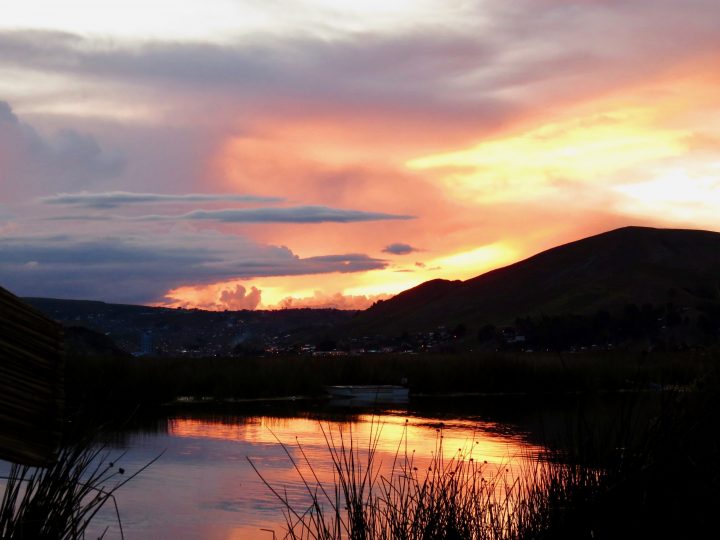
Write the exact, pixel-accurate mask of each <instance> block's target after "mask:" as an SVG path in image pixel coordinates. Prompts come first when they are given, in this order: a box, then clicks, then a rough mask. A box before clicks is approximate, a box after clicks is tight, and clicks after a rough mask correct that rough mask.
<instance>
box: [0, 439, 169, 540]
mask: <svg viewBox="0 0 720 540" xmlns="http://www.w3.org/2000/svg"><path fill="white" fill-rule="evenodd" d="M160 455H162V454H160ZM160 455H158V456H157V457H155V458H154V459H153V460H151V461H150V462H149V463H147V464H146V465H145V466H143V467H142V468H140V469H139V470H138V471H136V472H135V473H133V474H131V475H126V474H125V470H124V469H123V468H122V467H118V466H117V465H116V464H115V462H116V461H117V460H119V459H121V458H122V457H123V456H124V453H123V454H120V455H119V456H117V457H116V458H115V459H113V460H111V459H110V453H109V452H108V451H106V450H105V449H104V448H103V447H93V446H90V444H89V443H87V442H86V443H80V444H75V445H71V446H67V447H64V448H63V449H61V451H60V454H59V456H58V460H57V461H56V462H55V463H54V464H53V465H51V466H49V467H47V468H43V467H27V466H23V465H12V467H11V469H10V474H9V475H8V476H7V477H5V480H6V484H5V491H4V493H3V498H2V502H0V538H3V539H22V540H27V539H30V538H32V539H37V540H45V539H47V540H51V539H52V540H65V539H67V540H70V539H76V538H83V537H84V535H85V532H86V530H87V528H88V526H89V525H90V523H91V521H92V520H93V518H94V517H95V516H96V515H97V513H98V512H99V511H100V509H101V508H103V506H105V504H106V503H107V502H108V500H111V501H112V503H113V505H114V509H115V515H116V516H117V520H118V527H119V531H120V535H121V537H124V535H123V530H122V522H121V520H120V512H119V510H118V507H117V504H116V502H115V497H114V493H115V492H116V491H117V490H118V489H120V488H121V487H122V486H124V485H125V484H126V483H128V482H129V481H130V480H132V479H133V478H135V477H136V476H137V475H138V474H140V473H141V472H142V471H144V470H145V469H146V468H148V467H149V466H150V465H152V464H153V463H154V462H155V461H156V460H157V459H159V458H160ZM106 531H107V529H106ZM104 534H105V533H104V532H103V536H104Z"/></svg>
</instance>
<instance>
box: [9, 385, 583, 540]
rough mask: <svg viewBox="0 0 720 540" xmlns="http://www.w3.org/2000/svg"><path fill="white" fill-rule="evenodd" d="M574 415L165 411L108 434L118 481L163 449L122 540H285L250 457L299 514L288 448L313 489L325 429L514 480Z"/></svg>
mask: <svg viewBox="0 0 720 540" xmlns="http://www.w3.org/2000/svg"><path fill="white" fill-rule="evenodd" d="M441 404H442V406H441ZM573 407H574V405H569V404H568V402H567V401H563V402H561V403H554V404H547V403H545V402H543V403H542V404H541V405H540V404H538V403H534V402H528V401H527V400H525V399H520V398H511V397H506V398H501V399H499V398H494V399H488V398H486V399H479V398H475V399H473V400H470V401H469V402H467V401H466V402H463V403H460V402H459V401H457V400H456V401H452V400H450V402H449V404H448V403H447V402H438V401H436V400H434V401H433V402H432V403H426V404H423V403H420V404H418V403H415V402H411V404H410V405H408V406H402V407H394V408H391V409H384V410H366V409H342V408H333V407H330V406H328V405H327V404H307V403H303V404H295V405H292V406H278V405H265V406H253V407H252V408H248V407H247V406H245V407H238V406H236V407H234V408H231V407H225V408H223V409H222V410H218V409H217V408H216V407H210V406H209V407H207V408H201V409H197V408H196V409H193V410H188V409H175V410H173V411H168V413H167V414H166V415H164V417H162V418H154V419H152V420H150V421H146V422H145V423H144V424H142V425H139V426H137V427H133V428H129V429H127V430H126V431H124V432H122V433H118V434H117V436H116V437H115V438H114V439H113V440H111V441H110V443H109V446H108V449H109V451H110V453H111V455H113V456H117V455H119V454H120V453H122V452H125V451H126V452H127V453H126V454H125V455H124V456H123V457H121V458H120V459H119V461H118V462H117V463H118V465H120V466H122V467H123V468H124V469H125V470H126V471H127V472H126V474H132V473H133V472H134V471H137V470H138V469H139V468H141V467H142V466H143V465H145V464H146V463H148V462H149V461H150V460H152V459H153V458H155V457H156V456H158V455H159V454H160V453H161V452H164V453H163V455H162V457H161V458H160V459H159V460H158V461H157V462H155V463H154V464H153V465H152V466H151V467H150V468H148V469H147V470H145V471H144V472H143V473H142V474H141V475H140V476H138V477H137V478H135V479H133V480H132V481H131V482H130V483H129V484H127V485H126V486H124V487H123V488H122V489H120V490H119V491H118V492H117V494H116V498H117V502H118V506H119V510H120V515H121V518H122V527H123V530H124V534H125V538H127V539H137V540H145V539H147V540H150V539H164V538H168V539H176V540H182V539H198V538H201V539H209V540H215V539H217V540H220V539H223V540H230V539H251V540H252V539H272V538H273V535H272V532H268V531H267V530H274V531H275V533H276V536H277V538H282V537H283V530H284V518H283V515H282V512H281V505H280V503H279V502H278V501H277V499H276V498H275V496H274V495H273V494H272V493H271V492H270V490H269V489H268V488H267V487H266V486H265V485H264V484H263V482H262V481H261V479H260V478H259V477H258V475H257V474H256V473H255V471H254V470H253V469H252V467H251V466H250V464H249V463H248V460H247V459H248V458H250V459H251V460H252V461H253V463H254V464H255V465H256V466H257V468H258V469H259V470H260V472H261V473H262V474H263V476H264V477H265V479H266V480H267V481H268V482H269V483H270V484H271V485H273V486H274V487H276V488H277V489H278V490H281V491H283V492H284V491H287V493H288V494H289V496H290V497H291V499H292V500H293V501H295V502H296V503H297V505H298V507H299V508H302V509H303V510H304V509H305V508H306V507H307V504H306V503H307V501H308V499H307V496H306V493H305V491H304V489H303V487H302V484H301V481H300V478H299V476H298V473H297V471H295V470H294V468H293V465H292V463H291V461H290V459H289V457H288V455H287V454H286V450H287V452H289V453H290V455H291V456H292V457H293V459H295V460H297V461H298V462H301V461H302V460H303V458H302V455H301V452H300V449H299V447H298V445H301V447H302V450H303V451H304V453H305V455H306V456H307V458H308V460H309V461H310V463H311V464H312V466H313V469H314V470H315V472H316V474H317V475H318V476H319V478H320V479H321V481H323V482H327V481H329V480H331V479H332V467H331V462H330V459H329V454H328V449H327V444H326V440H325V436H324V435H323V430H324V431H325V433H326V434H332V435H333V436H334V437H339V436H340V433H342V434H343V436H344V437H345V440H346V441H347V440H349V439H350V437H352V438H353V440H356V441H359V442H360V444H362V445H363V446H366V445H367V443H368V440H370V438H371V437H372V436H373V434H377V433H378V430H380V432H379V439H378V440H379V443H378V449H377V456H376V459H378V460H380V461H382V467H384V468H385V469H387V468H389V464H390V463H392V461H393V457H394V456H395V455H396V452H397V451H398V445H399V444H401V443H402V444H401V454H404V452H405V451H406V450H407V452H408V453H409V454H412V453H413V452H414V456H415V459H416V464H417V465H419V466H420V467H421V468H422V465H423V464H426V463H427V460H428V459H429V458H430V457H431V456H432V455H433V453H435V452H438V451H442V452H443V454H444V455H445V456H446V457H448V458H451V457H453V456H456V455H457V453H458V450H462V451H463V452H464V453H465V454H468V453H469V452H471V453H472V457H473V458H474V459H475V460H482V461H487V462H488V464H487V466H486V467H487V470H488V474H489V475H491V474H496V471H498V470H499V471H502V474H510V475H512V474H515V471H517V470H519V468H520V463H521V461H522V460H523V459H526V458H527V457H532V456H536V455H537V454H538V453H539V452H541V451H542V450H543V447H542V445H541V443H542V442H545V441H549V440H551V439H552V437H553V433H559V431H560V427H559V426H562V425H565V423H566V422H567V414H566V413H567V411H568V410H570V409H572V408H573ZM443 408H444V409H445V410H443ZM440 434H442V439H440ZM278 440H279V441H281V442H282V443H283V444H284V445H285V446H284V448H283V445H281V444H279V443H278ZM440 442H442V447H440V446H439V443H440ZM466 457H467V456H466ZM5 468H6V467H3V469H5ZM304 470H307V469H304ZM506 470H507V472H505V471H506ZM105 527H108V531H107V533H106V536H105V538H108V539H115V538H120V533H119V529H118V526H117V519H116V518H115V515H114V510H113V509H112V508H111V505H108V506H107V508H106V509H105V510H104V511H103V512H102V513H101V514H100V515H98V516H97V517H96V519H95V520H94V522H93V527H92V531H91V533H93V534H91V535H89V536H88V537H89V538H92V537H97V533H99V532H101V531H102V530H103V529H105ZM263 529H266V530H263Z"/></svg>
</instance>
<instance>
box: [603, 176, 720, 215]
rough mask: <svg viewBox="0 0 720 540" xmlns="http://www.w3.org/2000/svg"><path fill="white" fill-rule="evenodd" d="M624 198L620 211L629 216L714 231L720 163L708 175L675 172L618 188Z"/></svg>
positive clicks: (719, 200)
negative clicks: (643, 216)
mask: <svg viewBox="0 0 720 540" xmlns="http://www.w3.org/2000/svg"><path fill="white" fill-rule="evenodd" d="M614 190H615V191H616V192H617V193H619V194H621V195H623V196H624V198H623V199H622V200H621V201H620V202H619V203H618V208H619V209H620V210H622V211H625V212H627V213H635V214H640V215H646V216H650V217H652V216H658V215H662V216H665V217H666V218H668V219H671V220H674V221H677V222H684V223H687V224H688V225H689V226H693V225H694V226H698V225H699V224H706V225H707V226H709V227H713V226H714V225H716V224H717V220H718V215H720V162H716V163H713V164H712V165H710V166H708V167H707V168H706V170H705V171H703V172H701V171H688V170H687V169H684V168H675V169H671V170H668V171H665V172H663V173H661V174H659V175H658V176H657V177H656V178H653V179H650V180H647V181H644V182H637V183H632V184H623V185H619V186H615V188H614Z"/></svg>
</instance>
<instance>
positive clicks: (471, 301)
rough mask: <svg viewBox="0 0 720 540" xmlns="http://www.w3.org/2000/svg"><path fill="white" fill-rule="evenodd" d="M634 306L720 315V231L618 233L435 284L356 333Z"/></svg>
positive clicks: (378, 308)
mask: <svg viewBox="0 0 720 540" xmlns="http://www.w3.org/2000/svg"><path fill="white" fill-rule="evenodd" d="M628 305H636V306H642V305H654V306H657V305H673V306H677V307H678V309H680V310H682V312H683V313H694V314H697V313H706V312H707V313H710V314H711V315H712V314H714V313H715V312H716V311H718V309H717V308H718V307H720V233H716V232H710V231H700V230H680V229H654V228H647V227H624V228H621V229H616V230H613V231H610V232H606V233H603V234H599V235H596V236H592V237H589V238H585V239H582V240H579V241H576V242H571V243H569V244H565V245H561V246H558V247H555V248H552V249H549V250H547V251H543V252H541V253H539V254H537V255H534V256H533V257H530V258H528V259H525V260H523V261H520V262H517V263H515V264H512V265H510V266H506V267H504V268H499V269H497V270H493V271H491V272H487V273H485V274H482V275H480V276H478V277H475V278H473V279H469V280H467V281H447V280H439V279H438V280H432V281H428V282H426V283H423V284H421V285H419V286H417V287H415V288H412V289H409V290H407V291H405V292H402V293H400V294H398V295H397V296H395V297H393V298H391V299H389V300H386V301H384V302H378V303H377V304H375V305H374V306H373V307H371V308H370V309H368V310H366V311H364V312H362V313H361V314H359V315H358V316H357V317H356V319H355V320H354V323H353V326H352V333H353V334H355V335H358V334H363V333H364V334H370V333H381V334H385V335H389V334H393V333H398V332H403V331H422V330H429V329H433V328H437V327H438V326H441V325H444V326H448V327H452V326H454V325H458V324H462V325H468V326H470V325H472V326H475V327H477V326H478V325H484V324H494V325H503V324H507V325H510V324H513V323H514V322H515V321H516V319H517V318H519V317H546V316H553V315H559V314H570V313H572V314H579V315H589V314H593V313H597V312H598V311H601V310H607V311H608V312H618V311H621V310H622V309H624V308H627V306H628Z"/></svg>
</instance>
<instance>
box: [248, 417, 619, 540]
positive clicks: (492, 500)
mask: <svg viewBox="0 0 720 540" xmlns="http://www.w3.org/2000/svg"><path fill="white" fill-rule="evenodd" d="M381 431H382V430H381V429H377V431H375V433H374V435H373V436H371V439H370V441H368V442H367V444H366V445H365V444H362V443H360V441H358V440H356V439H355V438H354V437H353V435H352V432H350V434H349V436H347V435H346V434H345V433H343V432H342V431H338V432H335V433H333V431H332V430H331V428H329V427H328V429H327V430H325V429H323V433H324V435H325V439H326V442H327V447H328V453H329V460H330V461H331V462H332V464H333V469H334V478H335V484H334V485H332V486H326V485H323V484H322V483H321V482H320V481H319V480H318V477H317V475H316V474H315V471H314V468H313V464H312V463H310V462H309V461H308V460H307V457H306V455H305V453H304V452H303V451H302V447H300V448H299V450H300V455H301V456H302V457H303V459H304V460H305V463H304V464H302V463H298V462H297V461H296V460H295V459H294V458H293V454H292V453H291V451H289V449H288V448H287V447H285V449H286V453H287V456H288V459H290V460H291V461H292V463H293V465H294V466H295V469H296V471H297V473H298V475H299V476H300V478H301V479H302V482H303V484H304V486H305V488H306V491H307V493H306V495H307V496H308V499H309V501H310V503H309V506H308V507H307V508H299V507H297V506H296V505H294V504H293V502H291V501H290V499H289V497H288V495H287V493H285V492H284V491H282V490H281V489H279V488H276V487H274V486H272V485H271V484H269V483H268V482H266V481H265V479H264V478H263V476H262V471H259V470H258V469H257V468H256V467H255V465H254V464H253V463H252V461H251V462H250V463H251V465H252V466H253V468H255V470H256V472H257V473H258V474H259V475H260V477H261V478H262V479H263V481H265V484H266V486H267V487H268V488H269V489H270V490H271V491H272V492H273V493H274V494H275V496H276V497H277V498H278V500H279V501H280V502H281V504H282V507H283V509H284V514H285V519H286V527H287V530H286V533H287V537H289V538H292V539H305V538H315V539H328V540H330V539H333V540H335V539H345V538H347V539H367V540H375V539H393V540H395V539H398V540H416V539H427V540H430V539H432V540H451V539H468V540H470V539H473V540H481V539H482V540H486V539H487V540H505V539H519V538H539V537H542V536H544V535H546V534H547V533H548V532H549V531H551V530H553V529H556V528H557V525H558V518H561V517H564V516H560V515H559V510H560V509H563V508H569V507H570V506H571V505H576V506H577V505H578V504H580V503H582V501H587V500H589V499H591V498H593V497H594V496H596V494H597V493H598V492H599V490H600V489H601V486H602V485H603V483H604V482H605V478H604V477H605V476H606V475H607V473H606V472H605V471H603V470H601V469H593V468H590V467H583V466H577V465H568V464H560V463H553V462H550V461H547V460H543V459H539V460H533V459H530V458H528V460H527V461H526V463H525V466H524V467H523V468H521V469H520V470H513V471H510V470H509V469H505V468H503V467H500V468H499V469H497V468H494V467H493V466H491V465H488V464H487V462H483V461H482V460H481V457H480V456H476V455H474V454H473V448H472V444H470V448H469V450H466V451H462V450H459V451H458V453H457V454H456V455H454V456H452V457H451V458H449V459H448V458H446V457H445V452H444V449H443V436H442V432H440V433H439V435H438V438H437V443H436V448H435V452H434V453H433V455H432V457H431V458H430V459H429V461H423V460H422V459H420V458H418V457H417V456H415V454H414V452H409V451H408V450H407V448H406V449H405V451H404V453H401V452H400V448H401V447H402V446H403V441H402V440H401V441H400V444H399V445H398V452H397V453H396V455H395V457H394V460H393V462H392V464H390V466H389V468H388V467H387V464H386V465H385V467H383V464H382V463H378V460H377V457H376V452H377V444H378V441H379V438H380V434H381ZM303 465H305V466H307V467H306V468H305V471H306V472H303ZM308 469H309V471H310V472H309V474H308V472H307V470H308Z"/></svg>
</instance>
